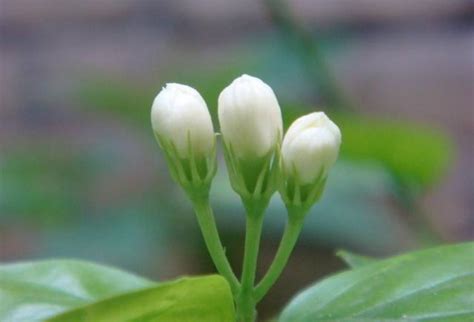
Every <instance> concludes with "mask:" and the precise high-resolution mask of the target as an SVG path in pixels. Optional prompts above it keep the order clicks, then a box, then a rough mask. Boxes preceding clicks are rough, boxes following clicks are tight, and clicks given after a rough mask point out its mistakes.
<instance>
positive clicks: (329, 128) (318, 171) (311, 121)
mask: <svg viewBox="0 0 474 322" xmlns="http://www.w3.org/2000/svg"><path fill="white" fill-rule="evenodd" d="M340 144H341V132H340V131H339V128H338V127H337V125H336V124H334V122H332V121H331V120H330V119H329V118H328V117H327V116H326V114H324V113H323V112H315V113H311V114H308V115H305V116H302V117H300V118H298V119H297V120H296V121H294V122H293V124H291V126H290V128H289V129H288V131H287V133H286V134H285V137H284V139H283V144H282V150H281V158H282V165H283V168H284V171H285V173H286V175H287V176H289V177H296V178H297V180H298V182H299V184H300V185H305V184H312V183H315V180H317V179H318V178H319V176H320V175H321V176H322V178H324V177H325V176H326V175H327V172H328V170H329V169H330V168H331V167H332V165H333V164H334V162H335V161H336V159H337V156H338V154H339V146H340Z"/></svg>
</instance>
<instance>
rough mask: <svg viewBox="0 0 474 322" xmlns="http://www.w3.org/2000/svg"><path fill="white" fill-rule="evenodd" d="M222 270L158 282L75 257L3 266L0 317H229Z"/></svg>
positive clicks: (27, 321) (23, 321)
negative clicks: (207, 274)
mask: <svg viewBox="0 0 474 322" xmlns="http://www.w3.org/2000/svg"><path fill="white" fill-rule="evenodd" d="M233 310H234V308H233V302H232V295H231V292H230V288H229V286H228V284H227V282H226V281H225V280H224V279H223V278H222V277H220V276H217V275H212V276H204V277H195V278H182V279H179V280H176V281H172V282H168V283H159V284H157V283H154V282H152V281H149V280H147V279H144V278H141V277H137V276H135V275H133V274H129V273H125V272H122V271H120V270H117V269H114V268H109V267H104V266H100V265H95V264H91V263H87V262H81V261H74V260H56V261H44V262H28V263H20V264H10V265H3V266H0V321H2V322H34V321H45V320H48V321H64V322H66V321H67V322H70V321H74V322H80V321H90V322H101V321H104V322H105V321H114V322H120V321H143V322H146V321H158V320H159V321H165V322H166V321H183V322H184V321H231V320H232V319H233V316H234V311H233Z"/></svg>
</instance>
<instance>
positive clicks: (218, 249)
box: [193, 196, 240, 296]
mask: <svg viewBox="0 0 474 322" xmlns="http://www.w3.org/2000/svg"><path fill="white" fill-rule="evenodd" d="M193 204H194V211H195V212H196V216H197V219H198V222H199V226H200V228H201V232H202V235H203V237H204V241H205V243H206V246H207V250H208V251H209V254H210V255H211V258H212V261H213V262H214V265H215V266H216V269H217V271H218V272H219V274H221V275H222V276H223V277H224V278H225V279H226V280H227V282H228V283H229V285H230V288H231V290H232V293H233V294H234V296H235V295H237V294H238V293H239V289H240V285H239V281H238V280H237V277H235V274H234V272H233V271H232V268H231V266H230V264H229V261H228V260H227V257H226V255H225V250H224V247H223V246H222V243H221V240H220V238H219V232H218V231H217V227H216V222H215V220H214V215H213V212H212V208H211V206H210V203H209V197H207V196H206V197H199V198H193Z"/></svg>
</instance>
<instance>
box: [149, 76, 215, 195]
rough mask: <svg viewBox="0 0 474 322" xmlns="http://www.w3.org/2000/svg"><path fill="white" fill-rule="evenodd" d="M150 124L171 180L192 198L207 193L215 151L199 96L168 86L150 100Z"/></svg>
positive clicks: (182, 87)
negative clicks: (161, 150) (171, 177)
mask: <svg viewBox="0 0 474 322" xmlns="http://www.w3.org/2000/svg"><path fill="white" fill-rule="evenodd" d="M151 124H152V127H153V132H154V134H155V137H156V139H157V141H158V143H159V144H160V146H161V148H162V149H163V151H164V152H165V156H166V160H167V163H168V166H169V168H170V171H171V175H172V176H173V178H174V179H175V180H176V181H177V182H178V183H179V184H181V186H183V188H184V189H185V190H186V191H187V192H188V193H190V194H192V195H196V193H204V194H207V193H208V192H209V188H210V184H211V181H212V178H213V177H214V174H215V172H216V162H215V159H216V151H215V134H214V129H213V126H212V120H211V116H210V114H209V110H208V108H207V105H206V102H205V101H204V99H203V98H202V96H201V95H200V94H199V93H198V92H197V91H196V90H195V89H194V88H192V87H189V86H186V85H181V84H174V83H171V84H167V85H166V86H165V87H164V88H163V89H162V90H161V91H160V93H158V95H157V96H156V98H155V100H154V101H153V105H152V108H151Z"/></svg>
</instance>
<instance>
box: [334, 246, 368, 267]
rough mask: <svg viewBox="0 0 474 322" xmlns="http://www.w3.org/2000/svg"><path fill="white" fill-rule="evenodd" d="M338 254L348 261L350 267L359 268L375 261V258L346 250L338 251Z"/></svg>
mask: <svg viewBox="0 0 474 322" xmlns="http://www.w3.org/2000/svg"><path fill="white" fill-rule="evenodd" d="M336 256H338V257H340V258H341V259H342V260H343V261H344V262H346V264H347V265H349V267H350V268H358V267H361V266H364V265H366V264H370V263H374V262H375V259H374V258H370V257H367V256H362V255H357V254H354V253H351V252H348V251H346V250H339V251H337V253H336Z"/></svg>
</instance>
